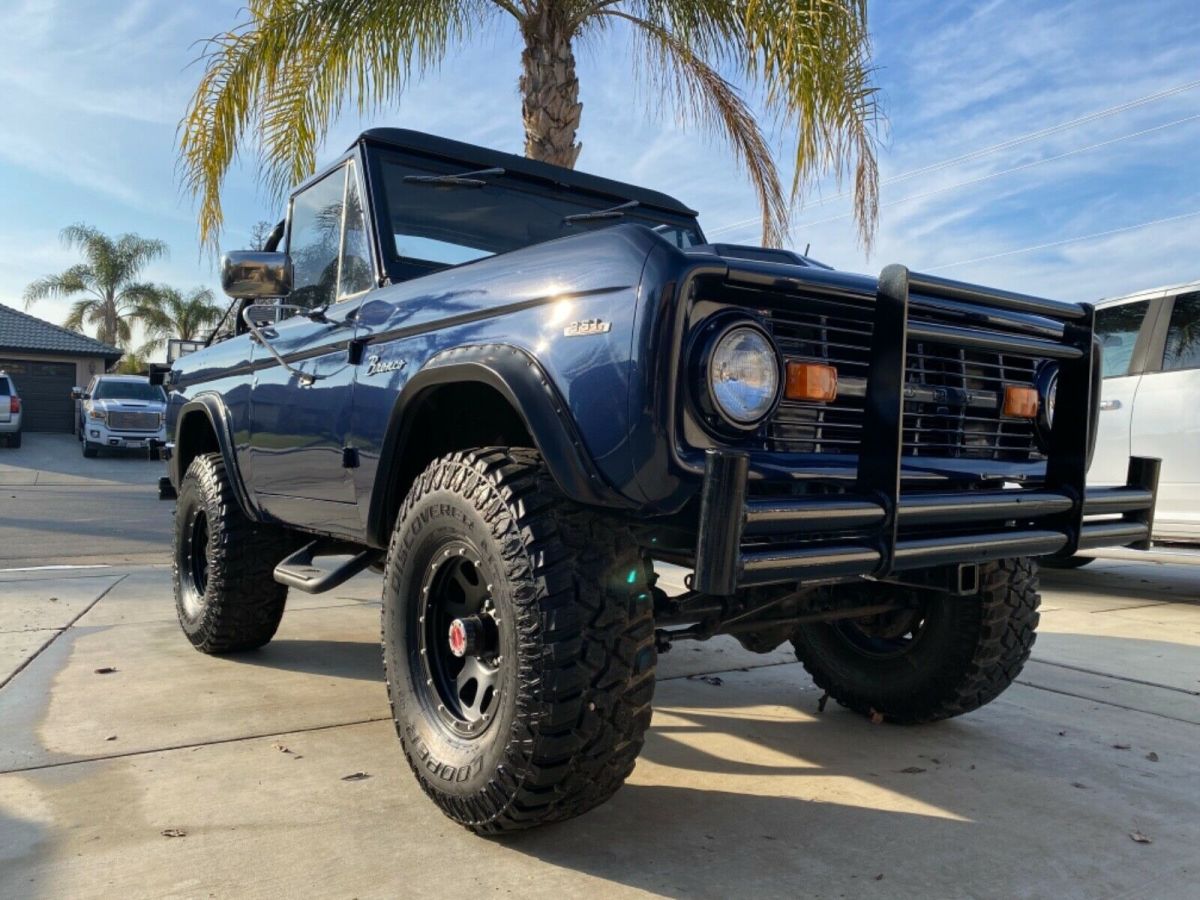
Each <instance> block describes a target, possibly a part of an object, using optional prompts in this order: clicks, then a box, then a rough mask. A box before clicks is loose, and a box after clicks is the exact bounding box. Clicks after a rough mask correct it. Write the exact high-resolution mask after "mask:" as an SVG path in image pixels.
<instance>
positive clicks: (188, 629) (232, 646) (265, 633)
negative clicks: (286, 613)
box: [173, 453, 296, 653]
mask: <svg viewBox="0 0 1200 900" xmlns="http://www.w3.org/2000/svg"><path fill="white" fill-rule="evenodd" d="M295 543H296V540H295V538H294V537H293V536H292V535H290V534H289V533H288V532H286V531H284V530H282V529H279V528H274V527H271V526H267V525H259V524H256V523H254V522H251V521H250V520H249V519H247V518H246V517H245V516H244V515H243V514H242V511H241V508H240V507H239V506H238V503H237V498H236V497H235V496H234V493H233V486H232V484H231V483H230V480H229V475H228V473H227V472H226V471H225V463H224V461H223V460H222V459H221V454H219V453H206V454H202V455H200V456H197V457H196V458H195V459H194V460H192V464H191V465H190V466H188V470H187V474H186V475H184V477H183V483H182V484H180V486H179V499H178V500H177V501H176V504H175V553H174V567H173V568H174V581H175V612H176V614H177V615H178V616H179V624H180V626H181V627H182V628H183V633H184V634H185V635H187V638H188V640H189V641H191V642H192V646H193V647H195V648H196V649H197V650H199V651H201V652H202V653H233V652H235V651H238V650H253V649H255V648H257V647H261V646H262V645H263V644H265V643H267V642H268V641H270V640H271V638H272V637H274V636H275V630H276V629H277V628H278V627H279V620H280V619H281V618H282V617H283V607H284V603H285V601H286V600H287V587H285V586H284V585H282V584H279V583H278V582H276V581H275V579H274V577H273V573H274V569H275V564H276V563H278V562H279V561H280V560H282V559H283V558H284V557H285V556H287V555H288V553H290V552H291V551H292V550H293V549H294V547H295Z"/></svg>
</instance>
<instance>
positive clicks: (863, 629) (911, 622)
mask: <svg viewBox="0 0 1200 900" xmlns="http://www.w3.org/2000/svg"><path fill="white" fill-rule="evenodd" d="M925 606H926V605H925V604H924V603H922V604H920V605H919V606H916V607H906V608H902V609H896V610H890V611H888V612H885V613H879V614H878V615H874V616H865V617H863V618H860V619H842V620H841V621H838V622H835V623H834V632H835V633H836V634H837V635H838V636H839V637H840V638H841V639H842V641H844V642H845V643H846V644H848V645H849V646H850V647H851V648H853V649H854V651H855V652H856V653H858V654H860V655H862V656H869V657H871V658H873V659H894V658H896V657H899V656H904V655H905V654H907V653H911V652H912V649H913V648H914V647H915V646H916V645H917V644H918V643H919V642H920V640H921V635H922V634H924V632H925V625H926V621H927V619H928V616H927V610H926V609H925Z"/></svg>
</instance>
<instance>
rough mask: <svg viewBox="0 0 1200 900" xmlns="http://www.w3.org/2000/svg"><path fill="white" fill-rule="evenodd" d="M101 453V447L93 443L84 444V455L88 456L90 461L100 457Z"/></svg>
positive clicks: (86, 442)
mask: <svg viewBox="0 0 1200 900" xmlns="http://www.w3.org/2000/svg"><path fill="white" fill-rule="evenodd" d="M99 453H100V447H99V445H97V444H93V443H92V442H91V441H84V442H83V455H84V456H86V457H87V458H88V459H95V458H96V457H97V456H98V455H99Z"/></svg>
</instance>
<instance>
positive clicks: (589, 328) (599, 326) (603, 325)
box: [563, 319, 612, 337]
mask: <svg viewBox="0 0 1200 900" xmlns="http://www.w3.org/2000/svg"><path fill="white" fill-rule="evenodd" d="M610 331H612V322H605V321H604V320H603V319H584V320H583V321H581V322H572V323H571V324H569V325H568V326H567V327H566V328H564V329H563V337H586V336H587V335H589V334H608V332H610Z"/></svg>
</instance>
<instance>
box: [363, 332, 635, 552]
mask: <svg viewBox="0 0 1200 900" xmlns="http://www.w3.org/2000/svg"><path fill="white" fill-rule="evenodd" d="M463 382H475V383H481V384H485V385H487V386H488V387H491V388H493V389H495V390H496V391H497V392H498V393H499V394H500V395H501V396H502V397H504V398H505V400H507V401H508V403H509V405H510V406H512V408H513V409H514V410H515V411H516V413H517V415H518V416H520V418H521V420H522V421H523V422H524V424H525V428H526V430H527V431H528V432H529V434H530V435H531V436H532V437H533V441H534V444H535V445H536V447H537V449H538V452H540V453H541V455H542V459H543V460H544V461H545V463H546V468H547V469H548V470H549V472H550V475H551V477H553V478H554V481H555V483H556V484H557V485H558V487H559V489H560V490H561V491H562V492H563V493H564V494H565V495H566V496H567V497H568V498H570V499H571V500H573V501H575V502H577V503H582V504H587V505H590V506H604V507H609V508H614V507H616V508H632V507H633V505H634V504H633V503H632V501H631V500H630V499H629V498H628V497H625V496H624V495H622V494H621V493H619V492H618V491H617V490H616V489H615V488H613V487H612V486H611V485H610V484H609V483H608V481H607V480H606V479H605V478H604V477H603V475H602V474H601V473H600V471H599V469H598V468H597V467H596V465H595V463H594V462H593V461H592V459H591V457H590V456H589V455H588V453H587V450H586V449H585V447H584V444H583V439H582V438H581V437H580V435H579V431H578V429H577V428H576V427H575V422H574V420H573V419H572V418H571V414H570V411H569V409H568V407H567V404H566V401H564V400H563V399H562V396H561V395H560V394H559V392H558V390H557V388H556V387H555V386H554V384H553V382H552V381H551V380H550V378H549V376H547V375H546V373H545V371H544V370H543V369H542V367H541V365H540V364H539V363H538V362H537V360H536V359H534V358H533V356H532V355H530V354H529V353H528V352H526V351H525V350H522V349H521V348H519V347H515V346H512V345H510V344H484V345H473V346H467V347H457V348H453V349H450V350H446V351H443V352H441V353H438V354H436V355H435V356H433V357H431V358H430V359H429V361H428V362H427V363H426V364H425V365H424V366H423V367H422V368H421V369H420V371H418V372H416V373H415V374H414V375H413V376H412V377H411V378H410V379H408V381H407V382H406V383H405V385H404V387H403V389H401V391H400V394H399V396H398V397H397V398H396V402H395V403H394V405H393V406H392V412H391V415H390V417H389V419H388V426H387V432H386V437H385V438H384V443H383V447H382V448H381V452H380V457H379V467H378V469H377V474H376V483H375V486H374V489H373V490H372V492H371V506H370V513H369V516H370V517H369V522H370V531H371V535H370V536H371V538H373V539H375V540H376V541H381V542H382V544H381V545H383V546H386V541H387V535H388V532H389V530H390V528H391V523H390V522H385V521H384V517H385V504H386V502H387V497H386V494H387V490H386V489H385V485H386V484H387V479H388V478H389V477H390V475H391V473H392V472H393V471H394V469H395V467H396V465H397V462H398V460H399V459H400V458H401V457H402V456H403V453H404V447H405V446H406V444H407V442H408V439H409V436H410V433H411V429H412V425H413V421H414V420H415V418H416V412H417V411H418V410H419V408H420V401H421V398H422V397H423V395H425V394H427V393H428V392H429V391H430V390H434V389H436V388H437V387H438V386H440V385H445V384H456V383H457V384H461V383H463Z"/></svg>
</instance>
